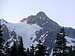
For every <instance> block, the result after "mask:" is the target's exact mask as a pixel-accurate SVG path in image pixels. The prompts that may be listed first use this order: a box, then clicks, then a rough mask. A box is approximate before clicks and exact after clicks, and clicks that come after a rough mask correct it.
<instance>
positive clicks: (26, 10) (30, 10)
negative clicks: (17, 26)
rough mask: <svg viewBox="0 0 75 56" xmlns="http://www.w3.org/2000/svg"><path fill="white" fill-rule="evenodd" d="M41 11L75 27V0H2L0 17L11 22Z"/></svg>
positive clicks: (0, 0) (66, 24)
mask: <svg viewBox="0 0 75 56" xmlns="http://www.w3.org/2000/svg"><path fill="white" fill-rule="evenodd" d="M39 11H44V12H45V13H46V14H47V16H48V17H49V18H51V19H52V20H54V21H56V22H57V23H59V24H60V25H64V26H67V27H69V26H70V27H73V28H75V0H0V15H1V16H0V18H4V19H5V20H7V21H10V22H18V21H19V20H21V19H22V18H24V17H27V16H29V15H35V14H36V13H38V12H39Z"/></svg>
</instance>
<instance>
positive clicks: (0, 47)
mask: <svg viewBox="0 0 75 56" xmlns="http://www.w3.org/2000/svg"><path fill="white" fill-rule="evenodd" d="M2 37H3V34H2V25H1V24H0V56H4V53H3V51H4V48H3V43H4V40H3V38H2Z"/></svg>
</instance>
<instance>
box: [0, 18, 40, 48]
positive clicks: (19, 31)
mask: <svg viewBox="0 0 75 56" xmlns="http://www.w3.org/2000/svg"><path fill="white" fill-rule="evenodd" d="M1 23H2V24H3V31H4V35H5V36H7V35H9V38H7V37H8V36H7V37H5V38H4V39H5V40H7V39H10V38H11V36H10V34H14V35H15V34H16V35H17V36H22V38H23V43H24V47H30V45H32V43H33V40H34V39H35V38H36V35H35V32H36V31H39V30H40V29H41V27H39V26H38V25H37V24H32V25H30V24H25V23H9V22H6V21H5V20H3V19H1ZM4 29H5V30H4ZM13 31H14V32H15V33H13ZM6 38H7V39H6Z"/></svg>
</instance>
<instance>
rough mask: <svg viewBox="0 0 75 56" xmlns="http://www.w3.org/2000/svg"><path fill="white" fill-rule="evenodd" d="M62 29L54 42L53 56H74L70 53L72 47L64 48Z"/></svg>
mask: <svg viewBox="0 0 75 56" xmlns="http://www.w3.org/2000/svg"><path fill="white" fill-rule="evenodd" d="M64 37H65V31H64V27H63V28H62V29H61V31H60V32H59V33H58V34H57V38H56V41H55V48H54V49H53V56H74V55H73V54H74V53H73V51H72V46H70V47H69V46H66V39H65V38H64Z"/></svg>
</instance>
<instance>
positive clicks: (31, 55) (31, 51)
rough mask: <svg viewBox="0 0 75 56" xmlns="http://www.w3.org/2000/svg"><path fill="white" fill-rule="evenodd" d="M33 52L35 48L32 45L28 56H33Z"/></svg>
mask: <svg viewBox="0 0 75 56" xmlns="http://www.w3.org/2000/svg"><path fill="white" fill-rule="evenodd" d="M34 52H35V47H34V46H33V44H32V46H31V48H30V56H34Z"/></svg>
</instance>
